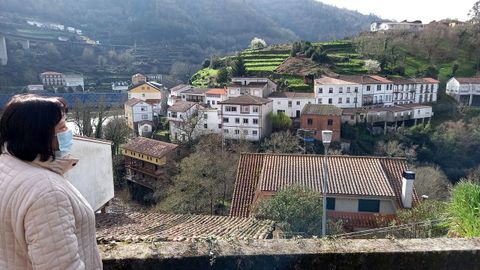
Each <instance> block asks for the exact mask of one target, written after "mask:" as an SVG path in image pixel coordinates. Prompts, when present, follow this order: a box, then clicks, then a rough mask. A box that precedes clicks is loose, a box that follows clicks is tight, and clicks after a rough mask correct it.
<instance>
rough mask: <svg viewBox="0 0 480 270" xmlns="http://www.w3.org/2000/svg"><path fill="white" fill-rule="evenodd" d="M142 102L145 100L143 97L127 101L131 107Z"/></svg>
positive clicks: (126, 103)
mask: <svg viewBox="0 0 480 270" xmlns="http://www.w3.org/2000/svg"><path fill="white" fill-rule="evenodd" d="M140 102H144V101H143V100H141V99H138V98H131V99H129V100H127V102H125V105H127V106H129V107H132V106H134V105H136V104H138V103H140Z"/></svg>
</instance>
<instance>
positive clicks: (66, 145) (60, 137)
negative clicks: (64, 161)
mask: <svg viewBox="0 0 480 270" xmlns="http://www.w3.org/2000/svg"><path fill="white" fill-rule="evenodd" d="M57 141H58V149H59V151H58V152H57V156H58V157H64V156H66V155H67V154H68V153H70V150H72V145H73V132H72V131H71V130H70V129H69V130H66V131H63V132H59V133H57Z"/></svg>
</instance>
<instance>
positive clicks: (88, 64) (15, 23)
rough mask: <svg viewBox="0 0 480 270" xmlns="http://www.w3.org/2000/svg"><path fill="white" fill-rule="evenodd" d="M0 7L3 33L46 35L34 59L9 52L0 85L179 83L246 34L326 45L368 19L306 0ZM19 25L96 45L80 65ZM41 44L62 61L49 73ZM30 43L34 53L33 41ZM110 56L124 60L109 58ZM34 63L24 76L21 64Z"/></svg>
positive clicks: (33, 0)
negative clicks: (78, 76)
mask: <svg viewBox="0 0 480 270" xmlns="http://www.w3.org/2000/svg"><path fill="white" fill-rule="evenodd" d="M0 10H1V12H0V32H4V31H6V29H8V31H13V32H14V33H15V31H16V34H18V33H21V34H22V36H26V37H31V38H37V37H43V36H45V37H48V38H49V39H48V40H45V41H44V42H43V43H42V42H39V44H38V45H39V47H38V48H39V49H38V51H36V52H34V53H33V55H34V56H35V57H31V56H30V54H29V53H20V52H19V51H17V50H16V48H10V50H11V52H9V53H11V60H12V63H14V64H15V68H16V70H15V72H16V73H17V74H18V76H19V78H18V79H15V80H13V79H11V78H10V77H9V76H3V75H4V74H3V72H9V74H13V72H14V71H13V70H12V69H11V68H7V70H6V71H5V69H3V68H0V76H3V78H0V80H2V84H3V85H9V86H15V85H22V84H27V83H34V82H35V79H32V76H31V75H32V74H35V73H39V72H41V71H43V70H46V69H61V70H60V71H64V70H71V71H75V72H82V73H90V74H89V77H90V78H92V80H93V81H94V82H98V80H100V79H101V78H97V77H96V75H95V74H100V73H101V74H107V75H108V76H109V77H115V76H117V75H121V76H125V75H129V73H131V72H144V73H162V74H169V75H172V77H173V78H176V79H180V80H185V78H186V77H190V76H191V75H192V73H190V72H191V70H193V69H196V68H198V66H197V65H199V64H200V63H201V62H202V60H203V59H205V58H206V57H209V56H211V55H221V54H225V53H228V52H235V51H240V50H243V49H244V48H246V47H247V46H248V44H249V42H250V40H251V39H252V38H253V37H260V38H262V39H264V40H266V41H267V43H268V44H274V43H285V42H291V41H294V40H299V39H311V40H329V39H331V38H333V37H337V38H340V37H344V36H350V35H355V34H357V33H359V32H360V31H363V30H365V29H368V26H369V23H370V22H371V21H372V20H374V19H376V18H375V17H372V16H364V15H361V14H359V13H357V12H353V11H348V10H345V9H339V8H335V7H332V6H328V5H324V4H322V3H319V2H317V1H313V0H302V1H296V0H285V1H278V0H261V1H253V0H198V1H188V0H175V1H174V0H102V1H94V0H78V1H77V0H55V1H50V0H22V1H17V0H3V1H0ZM27 20H38V21H42V22H47V23H54V24H63V25H65V26H72V27H75V28H77V29H81V30H82V32H83V35H84V36H86V37H88V38H89V39H91V40H94V41H98V42H99V44H97V45H96V46H95V47H94V48H93V49H94V58H95V59H91V60H92V61H83V62H82V61H80V60H79V59H78V58H79V57H82V56H84V54H83V50H84V48H85V45H81V44H77V43H75V44H72V40H70V41H69V42H60V41H59V40H58V38H59V36H63V35H62V33H55V32H54V31H53V32H52V31H46V30H44V29H43V30H41V29H34V28H32V27H29V26H28V25H26V21H27ZM45 42H51V43H52V44H53V45H54V46H55V47H56V48H55V49H52V50H53V51H55V53H56V52H57V51H58V52H59V53H60V55H59V57H56V58H58V59H62V60H63V59H65V62H62V61H60V62H59V61H58V59H57V60H55V61H53V62H54V63H58V67H57V68H55V65H52V64H51V63H50V62H52V61H50V60H49V59H45V58H44V57H42V56H41V55H42V53H43V54H45V50H44V48H43V47H44V46H45V44H46V43H45ZM80 43H82V42H80ZM32 45H33V47H34V48H33V49H34V50H35V46H36V44H32ZM50 47H52V46H50ZM69 51H71V52H72V54H69ZM111 51H113V52H111ZM112 54H116V55H122V56H124V57H122V59H123V60H126V61H117V60H118V59H115V60H114V61H113V60H112V61H111V58H112V57H111V55H112ZM16 55H20V58H19V60H18V59H17V60H18V61H16V60H15V59H14V58H15V57H16ZM88 55H91V54H90V53H88ZM34 61H35V64H34V65H33V66H31V67H29V70H28V71H27V70H26V69H27V68H26V67H25V64H26V63H29V62H30V63H32V62H34ZM100 64H101V65H100ZM119 64H121V65H122V66H119ZM26 72H28V73H29V75H24V74H25V73H26ZM33 77H35V76H33Z"/></svg>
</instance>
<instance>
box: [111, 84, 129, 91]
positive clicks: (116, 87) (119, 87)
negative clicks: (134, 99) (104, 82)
mask: <svg viewBox="0 0 480 270" xmlns="http://www.w3.org/2000/svg"><path fill="white" fill-rule="evenodd" d="M112 91H113V92H127V91H128V82H112Z"/></svg>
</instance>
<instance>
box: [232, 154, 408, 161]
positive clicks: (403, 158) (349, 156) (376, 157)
mask: <svg viewBox="0 0 480 270" xmlns="http://www.w3.org/2000/svg"><path fill="white" fill-rule="evenodd" d="M240 155H252V156H254V155H263V156H304V157H324V156H325V155H321V154H313V155H312V154H309V155H305V154H290V153H249V152H242V153H240ZM328 157H348V158H369V159H390V160H406V158H405V157H384V156H352V155H328Z"/></svg>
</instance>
